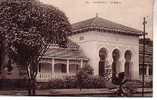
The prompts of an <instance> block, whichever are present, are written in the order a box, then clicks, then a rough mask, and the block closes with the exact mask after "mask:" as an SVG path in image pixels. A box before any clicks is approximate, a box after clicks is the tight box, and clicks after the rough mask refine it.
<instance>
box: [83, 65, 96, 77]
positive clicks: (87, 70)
mask: <svg viewBox="0 0 157 100" xmlns="http://www.w3.org/2000/svg"><path fill="white" fill-rule="evenodd" d="M81 70H82V71H84V72H85V73H87V74H88V75H93V71H94V69H93V68H92V67H91V66H90V65H88V64H86V65H85V66H84V67H82V69H81Z"/></svg>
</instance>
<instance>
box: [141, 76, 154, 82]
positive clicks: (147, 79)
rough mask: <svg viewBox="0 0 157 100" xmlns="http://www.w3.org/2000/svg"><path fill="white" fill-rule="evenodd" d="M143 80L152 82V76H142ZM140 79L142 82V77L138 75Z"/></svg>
mask: <svg viewBox="0 0 157 100" xmlns="http://www.w3.org/2000/svg"><path fill="white" fill-rule="evenodd" d="M144 78H145V81H148V82H149V81H152V75H145V76H144ZM140 79H141V80H142V75H140Z"/></svg>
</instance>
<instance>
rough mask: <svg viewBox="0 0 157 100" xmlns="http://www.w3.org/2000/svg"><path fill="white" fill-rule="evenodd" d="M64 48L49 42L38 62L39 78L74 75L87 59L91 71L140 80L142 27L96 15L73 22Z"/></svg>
mask: <svg viewBox="0 0 157 100" xmlns="http://www.w3.org/2000/svg"><path fill="white" fill-rule="evenodd" d="M72 29H73V30H72V31H73V32H72V34H71V35H69V36H68V39H69V42H68V46H67V48H59V47H57V46H54V45H53V46H52V47H51V48H50V49H49V50H48V52H47V53H46V54H45V56H44V58H43V60H42V61H41V62H40V65H39V73H38V75H37V80H38V81H48V80H51V79H53V78H61V77H64V76H67V75H75V74H76V72H77V70H78V69H79V68H80V67H83V66H85V65H86V64H87V63H88V64H89V65H90V66H91V67H93V69H94V75H99V76H105V77H106V76H107V77H111V76H112V77H115V76H116V75H117V73H119V72H125V77H126V78H127V79H131V80H139V35H141V31H139V30H136V29H133V28H130V27H127V26H124V25H121V24H117V23H114V22H111V21H108V20H106V19H103V18H100V17H98V16H96V17H94V18H91V19H88V20H85V21H81V22H78V23H75V24H72Z"/></svg>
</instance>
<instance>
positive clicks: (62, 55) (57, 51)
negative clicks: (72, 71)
mask: <svg viewBox="0 0 157 100" xmlns="http://www.w3.org/2000/svg"><path fill="white" fill-rule="evenodd" d="M43 58H56V59H84V60H88V58H87V57H86V56H85V55H84V54H83V53H82V51H81V50H78V49H70V48H50V49H48V51H47V52H46V53H45V55H44V57H43Z"/></svg>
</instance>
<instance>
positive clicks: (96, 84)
mask: <svg viewBox="0 0 157 100" xmlns="http://www.w3.org/2000/svg"><path fill="white" fill-rule="evenodd" d="M105 83H106V82H105V80H104V78H102V77H99V76H88V77H87V78H86V79H83V81H82V88H105V87H106V84H105Z"/></svg>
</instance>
